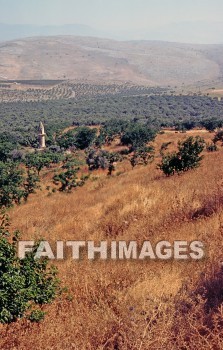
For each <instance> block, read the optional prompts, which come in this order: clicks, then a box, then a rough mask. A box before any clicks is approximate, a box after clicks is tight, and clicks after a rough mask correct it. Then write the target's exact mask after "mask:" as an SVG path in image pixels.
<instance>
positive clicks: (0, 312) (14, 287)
mask: <svg viewBox="0 0 223 350" xmlns="http://www.w3.org/2000/svg"><path fill="white" fill-rule="evenodd" d="M19 236H20V234H19V232H14V233H13V234H12V235H10V233H9V220H8V217H7V216H6V215H5V214H1V215H0V322H1V323H10V322H12V321H16V320H17V319H18V318H21V317H24V316H26V315H28V313H29V312H31V314H32V309H33V308H35V309H36V307H37V306H40V305H43V304H47V303H50V302H52V301H53V300H54V298H55V297H56V295H57V293H58V292H59V280H58V279H57V271H56V269H55V268H54V267H53V266H51V267H48V261H47V259H42V260H41V259H35V251H34V252H32V253H28V254H27V255H26V257H25V258H24V259H19V258H18V257H17V242H18V239H19ZM37 313H38V315H39V316H41V317H37ZM40 314H41V315H40ZM42 316H43V315H42V313H41V312H39V311H35V313H34V314H33V316H32V319H33V321H38V320H40V319H42Z"/></svg>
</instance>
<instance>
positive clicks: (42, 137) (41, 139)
mask: <svg viewBox="0 0 223 350" xmlns="http://www.w3.org/2000/svg"><path fill="white" fill-rule="evenodd" d="M44 148H46V134H45V129H44V125H43V123H42V122H40V123H39V149H44Z"/></svg>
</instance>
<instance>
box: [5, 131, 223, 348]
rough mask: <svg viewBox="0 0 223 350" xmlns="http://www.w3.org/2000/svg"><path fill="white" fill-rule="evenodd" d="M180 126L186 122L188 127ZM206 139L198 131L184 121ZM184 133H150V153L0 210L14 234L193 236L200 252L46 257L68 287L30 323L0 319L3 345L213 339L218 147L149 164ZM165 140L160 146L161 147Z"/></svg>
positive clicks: (217, 312) (221, 340)
mask: <svg viewBox="0 0 223 350" xmlns="http://www.w3.org/2000/svg"><path fill="white" fill-rule="evenodd" d="M188 134H190V132H189V133H188ZM192 134H193V135H196V134H198V135H201V134H202V136H203V137H204V138H205V139H206V140H209V139H211V137H212V135H211V134H210V133H208V132H203V131H192ZM183 137H185V134H180V133H174V132H171V131H169V132H168V131H166V132H165V134H163V135H159V136H158V137H157V139H156V150H157V151H156V154H157V158H155V161H154V163H152V164H151V165H149V166H147V167H144V166H139V167H136V168H135V169H134V170H131V167H130V166H129V164H127V163H125V162H124V163H120V164H119V168H118V169H117V172H116V174H114V176H112V177H107V176H106V173H103V172H100V173H97V174H96V175H95V176H93V177H92V178H91V179H90V180H89V181H88V182H87V183H86V185H85V186H84V187H82V188H78V189H77V190H75V191H74V192H73V193H72V194H62V193H55V194H52V195H50V196H49V195H47V191H46V190H45V185H46V183H47V174H46V177H45V178H43V183H44V181H45V185H43V190H42V191H38V193H37V194H35V195H33V196H32V197H31V198H30V199H29V200H28V202H27V203H26V204H23V205H21V206H17V207H15V208H13V209H12V210H11V211H10V217H11V221H12V229H15V228H16V229H19V230H21V232H22V233H23V235H22V238H23V239H33V238H35V239H37V238H43V237H44V238H45V239H46V240H49V241H50V242H52V245H53V242H55V241H56V240H64V241H67V240H94V241H96V242H99V241H100V240H108V241H110V240H118V241H119V240H127V241H130V240H136V241H137V242H138V243H142V242H143V241H145V240H150V241H151V242H152V243H156V242H158V241H160V240H167V241H170V242H173V241H174V240H186V241H192V240H201V241H202V242H204V244H205V246H206V249H205V250H206V256H205V258H204V259H203V260H201V261H192V260H188V261H178V262H177V261H174V260H170V261H151V260H145V261H138V260H136V261H133V260H124V261H112V260H106V261H102V260H99V259H98V260H96V261H88V260H87V259H85V258H83V259H82V260H80V261H78V262H77V261H73V260H72V259H71V258H70V257H69V256H68V257H67V258H66V260H65V261H60V262H58V261H57V262H56V261H55V263H54V264H55V265H57V266H58V269H59V277H60V279H61V281H62V285H63V286H67V288H68V292H67V293H64V294H63V295H62V296H61V297H59V298H58V299H57V300H56V301H55V302H54V303H53V304H52V305H47V306H44V308H43V309H44V310H45V311H47V315H46V317H45V319H44V321H42V322H41V323H39V324H34V323H31V322H30V321H27V320H20V321H18V322H16V323H14V324H10V325H4V326H3V325H1V328H0V332H1V337H0V349H2V350H3V349H4V350H9V349H10V350H13V349H14V350H16V349H19V350H28V349H29V350H31V349H32V350H43V349H44V350H72V349H74V350H96V349H98V350H99V349H100V350H165V349H170V350H179V349H181V350H187V349H191V350H196V349H199V350H200V349H210V350H211V349H216V350H218V349H219V350H220V349H222V348H223V335H222V324H223V305H222V301H223V272H222V271H221V259H222V258H223V254H222V237H223V175H222V174H223V161H222V159H223V148H222V149H221V147H219V151H218V152H213V153H207V152H204V155H205V157H204V159H203V161H202V164H201V167H200V168H198V169H196V170H192V171H189V172H187V173H185V174H183V175H181V176H178V175H176V176H173V177H169V178H168V177H165V176H163V175H162V173H161V172H160V171H159V170H157V168H156V164H157V163H158V162H159V157H158V154H159V152H158V150H159V148H160V146H161V144H162V143H163V142H167V141H171V142H172V145H171V148H172V149H173V148H174V147H175V146H176V144H177V141H178V140H179V139H181V138H183ZM171 148H170V149H171Z"/></svg>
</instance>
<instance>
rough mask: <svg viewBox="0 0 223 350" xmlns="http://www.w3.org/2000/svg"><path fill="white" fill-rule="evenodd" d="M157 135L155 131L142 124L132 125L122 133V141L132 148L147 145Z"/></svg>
mask: <svg viewBox="0 0 223 350" xmlns="http://www.w3.org/2000/svg"><path fill="white" fill-rule="evenodd" d="M154 137H155V132H154V131H153V130H151V129H149V128H148V127H146V126H144V125H140V124H135V125H131V126H130V127H129V128H128V129H127V130H126V131H125V132H124V134H123V135H122V137H121V143H122V144H123V145H125V146H128V147H130V149H131V150H135V149H136V148H139V147H142V146H144V145H146V144H147V143H148V142H149V141H152V140H153V139H154Z"/></svg>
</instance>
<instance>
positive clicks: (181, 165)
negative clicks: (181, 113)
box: [158, 136, 205, 176]
mask: <svg viewBox="0 0 223 350" xmlns="http://www.w3.org/2000/svg"><path fill="white" fill-rule="evenodd" d="M204 148H205V141H204V139H203V138H201V137H200V136H196V137H195V138H194V137H192V136H190V137H188V138H187V139H186V140H184V141H181V142H178V152H173V153H168V154H163V156H162V161H161V163H160V164H158V167H159V169H161V170H162V171H163V173H164V174H165V175H167V176H169V175H173V174H174V173H178V174H179V173H181V172H184V171H188V170H190V169H193V168H196V167H198V166H199V165H200V162H201V160H202V159H203V156H201V153H202V151H203V150H204Z"/></svg>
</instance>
